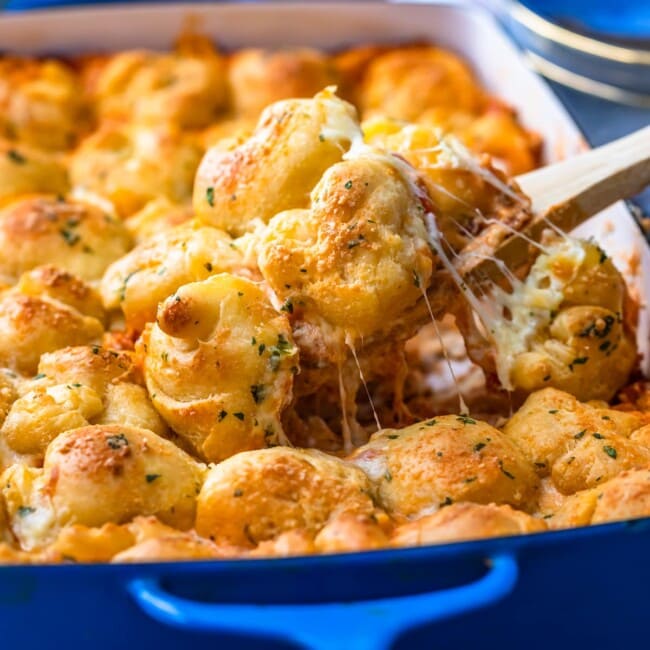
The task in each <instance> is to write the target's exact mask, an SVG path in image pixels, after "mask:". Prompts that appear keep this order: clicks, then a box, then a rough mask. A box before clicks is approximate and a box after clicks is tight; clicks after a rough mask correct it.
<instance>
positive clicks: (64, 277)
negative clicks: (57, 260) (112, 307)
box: [0, 266, 104, 374]
mask: <svg viewBox="0 0 650 650" xmlns="http://www.w3.org/2000/svg"><path fill="white" fill-rule="evenodd" d="M103 319H104V311H103V309H102V307H101V303H100V301H99V296H98V295H97V293H96V292H95V291H93V290H92V289H91V288H90V287H89V286H88V285H86V284H84V283H83V282H82V281H81V280H80V279H78V278H76V277H75V276H73V275H71V274H69V273H66V272H64V271H60V270H59V269H56V268H54V267H51V266H43V267H39V268H36V269H34V270H32V271H29V272H28V273H25V274H23V276H22V277H21V279H20V282H19V283H18V285H17V286H16V287H15V288H14V289H11V290H9V291H5V292H3V293H0V333H1V336H0V366H8V367H10V368H13V369H15V370H18V371H19V372H23V373H26V374H34V373H35V372H36V367H37V366H38V361H39V359H40V356H41V354H44V353H45V352H51V351H53V350H58V349H59V348H61V347H64V346H67V345H84V344H87V343H91V342H96V341H99V339H100V338H101V335H102V333H103V331H104V327H103V323H102V321H103Z"/></svg>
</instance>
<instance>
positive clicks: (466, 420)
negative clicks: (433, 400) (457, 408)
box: [456, 415, 476, 424]
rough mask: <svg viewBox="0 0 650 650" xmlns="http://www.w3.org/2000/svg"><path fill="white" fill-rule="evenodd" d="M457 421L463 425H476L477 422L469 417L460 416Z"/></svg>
mask: <svg viewBox="0 0 650 650" xmlns="http://www.w3.org/2000/svg"><path fill="white" fill-rule="evenodd" d="M456 421H457V422H462V423H463V424H476V420H474V419H472V418H470V417H469V416H467V415H459V416H458V417H457V418H456Z"/></svg>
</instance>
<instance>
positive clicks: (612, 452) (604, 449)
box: [603, 445, 618, 458]
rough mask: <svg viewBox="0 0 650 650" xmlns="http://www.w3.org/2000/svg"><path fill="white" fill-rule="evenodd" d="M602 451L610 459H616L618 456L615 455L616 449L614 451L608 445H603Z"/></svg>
mask: <svg viewBox="0 0 650 650" xmlns="http://www.w3.org/2000/svg"><path fill="white" fill-rule="evenodd" d="M603 451H604V452H605V453H606V454H607V455H608V456H609V457H610V458H616V456H617V455H618V454H617V453H616V449H614V447H610V446H609V445H605V446H604V447H603Z"/></svg>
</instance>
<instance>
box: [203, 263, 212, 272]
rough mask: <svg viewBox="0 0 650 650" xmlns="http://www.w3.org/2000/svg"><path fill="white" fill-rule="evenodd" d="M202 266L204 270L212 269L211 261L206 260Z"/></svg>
mask: <svg viewBox="0 0 650 650" xmlns="http://www.w3.org/2000/svg"><path fill="white" fill-rule="evenodd" d="M203 266H205V270H206V271H208V272H210V271H212V263H211V262H206V263H205V264H204V265H203Z"/></svg>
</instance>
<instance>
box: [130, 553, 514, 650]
mask: <svg viewBox="0 0 650 650" xmlns="http://www.w3.org/2000/svg"><path fill="white" fill-rule="evenodd" d="M488 564H489V569H488V571H487V572H486V573H485V575H483V576H482V577H481V578H479V579H478V580H476V581H475V582H472V583H470V584H466V585H462V586H460V587H453V588H451V589H444V590H441V591H435V592H431V593H424V594H416V595H411V596H400V597H395V598H383V599H380V600H368V601H358V602H350V603H315V604H297V605H289V604H282V605H252V604H245V605H236V604H230V603H226V604H212V603H204V602H195V601H191V600H187V599H185V598H181V597H178V596H174V595H172V594H170V593H168V592H167V591H165V589H164V588H163V587H162V585H161V584H160V580H159V579H158V578H137V579H134V580H132V581H131V582H130V583H129V584H128V589H129V592H130V593H131V595H132V596H133V598H134V599H135V601H136V602H137V604H138V605H139V606H140V607H141V608H142V610H144V611H145V612H146V613H147V614H148V615H149V616H151V617H152V618H154V619H155V620H157V621H159V622H161V623H165V624H167V625H171V626H173V627H177V628H181V629H185V630H188V631H193V632H197V631H201V632H213V633H219V632H220V633H234V634H243V635H245V636H249V637H251V636H252V637H257V638H258V639H267V640H268V639H276V640H280V641H285V642H287V641H288V642H290V643H293V644H298V645H299V646H302V647H304V648H309V649H310V650H333V649H334V648H340V647H341V642H342V640H343V639H344V640H345V646H346V647H349V648H355V650H387V649H388V648H390V647H391V645H392V643H393V641H394V640H395V639H396V638H397V637H398V636H399V635H400V634H402V633H403V632H406V631H407V630H409V629H411V628H414V627H416V626H418V625H423V624H425V623H434V622H436V621H440V620H444V619H447V618H450V617H452V616H457V615H459V614H464V613H467V612H471V611H473V610H476V609H479V608H481V607H485V606H487V605H491V604H493V603H496V602H498V601H499V600H501V599H502V598H504V597H505V596H507V595H508V594H510V593H511V592H512V590H513V589H514V586H515V584H516V582H517V576H518V567H517V561H516V560H515V558H514V557H513V556H512V555H507V554H503V555H496V556H494V557H493V558H491V559H489V560H488Z"/></svg>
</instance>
